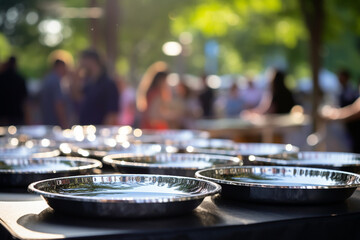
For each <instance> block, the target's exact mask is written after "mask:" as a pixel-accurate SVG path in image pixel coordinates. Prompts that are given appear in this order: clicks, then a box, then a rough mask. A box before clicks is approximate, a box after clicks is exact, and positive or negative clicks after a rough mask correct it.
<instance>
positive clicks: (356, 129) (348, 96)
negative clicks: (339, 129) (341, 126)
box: [338, 70, 360, 153]
mask: <svg viewBox="0 0 360 240" xmlns="http://www.w3.org/2000/svg"><path fill="white" fill-rule="evenodd" d="M338 76H339V82H340V84H341V86H342V91H341V94H340V97H339V104H340V107H346V106H349V105H351V104H353V103H354V102H355V101H356V100H357V99H358V97H359V92H358V91H357V90H356V89H355V88H354V87H353V86H352V85H351V83H350V78H351V75H350V73H349V72H348V71H347V70H341V71H340V72H339V74H338ZM345 128H346V131H347V133H348V136H349V137H350V140H351V149H352V152H355V153H360V134H359V133H360V120H359V119H354V120H350V121H347V122H345Z"/></svg>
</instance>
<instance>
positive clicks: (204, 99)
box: [199, 75, 215, 118]
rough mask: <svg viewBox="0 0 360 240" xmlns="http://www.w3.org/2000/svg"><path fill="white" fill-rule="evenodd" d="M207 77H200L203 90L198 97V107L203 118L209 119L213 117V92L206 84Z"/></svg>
mask: <svg viewBox="0 0 360 240" xmlns="http://www.w3.org/2000/svg"><path fill="white" fill-rule="evenodd" d="M206 78H207V76H206V75H204V76H202V80H203V83H204V90H203V91H202V92H201V93H200V95H199V102H200V106H201V108H202V110H203V117H205V118H211V117H212V116H213V105H214V97H215V95H214V91H213V90H212V89H211V88H210V87H209V86H208V84H207V83H206Z"/></svg>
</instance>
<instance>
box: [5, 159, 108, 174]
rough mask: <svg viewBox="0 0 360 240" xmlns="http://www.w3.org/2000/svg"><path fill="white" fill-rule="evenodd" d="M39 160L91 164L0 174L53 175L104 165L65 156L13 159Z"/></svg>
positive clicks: (6, 170)
mask: <svg viewBox="0 0 360 240" xmlns="http://www.w3.org/2000/svg"><path fill="white" fill-rule="evenodd" d="M19 159H20V160H36V161H37V160H38V161H48V160H49V161H54V160H60V161H62V160H70V161H78V162H87V163H89V164H88V165H84V166H79V167H70V168H68V169H60V170H51V169H50V170H29V171H18V170H13V169H0V174H24V175H27V174H52V173H69V172H75V171H82V170H90V169H95V168H101V167H102V163H101V162H100V161H99V160H96V159H91V158H83V157H65V156H60V157H46V158H42V157H29V158H27V157H24V158H16V159H13V160H14V161H15V160H19ZM6 160H9V161H11V160H12V159H11V158H10V159H9V158H4V157H1V156H0V161H6Z"/></svg>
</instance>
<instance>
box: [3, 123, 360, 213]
mask: <svg viewBox="0 0 360 240" xmlns="http://www.w3.org/2000/svg"><path fill="white" fill-rule="evenodd" d="M104 129H105V128H104ZM187 131H188V130H187ZM187 133H189V132H187ZM174 134H175V133H174V132H172V136H173V145H164V144H149V143H143V144H140V145H138V144H135V143H130V144H125V145H124V144H118V143H117V144H115V145H110V144H106V143H105V142H106V141H99V140H94V141H89V142H87V141H79V142H76V141H74V142H71V143H70V144H68V145H66V146H65V145H64V143H61V144H62V148H63V149H62V148H61V146H60V145H61V144H60V145H59V149H55V148H51V147H50V148H49V146H39V144H35V145H34V142H33V145H32V147H31V148H29V146H27V147H26V146H25V145H24V146H25V147H24V146H13V147H2V149H0V184H1V185H2V186H6V187H21V186H27V185H28V184H30V185H29V186H28V190H29V191H30V192H33V193H36V194H40V195H41V196H42V197H43V198H44V199H45V200H46V201H47V203H48V204H49V206H50V207H52V208H53V209H55V211H56V212H61V213H67V214H76V215H84V216H101V217H126V218H137V217H156V216H167V215H175V214H184V213H186V212H189V211H191V210H193V209H194V208H196V207H197V206H198V205H199V204H200V203H201V202H202V200H203V199H204V198H205V197H207V196H214V195H217V194H221V196H222V197H224V198H230V199H234V200H236V201H247V202H262V203H264V202H266V203H275V204H279V203H281V204H284V203H285V204H323V203H331V202H338V201H344V200H345V199H347V198H348V197H350V196H351V195H352V194H353V192H354V191H355V190H356V188H357V187H358V186H359V185H360V176H359V175H357V173H359V166H360V165H359V163H358V161H359V159H360V158H359V156H358V155H356V154H351V153H326V152H298V148H296V147H294V146H292V145H289V144H286V145H285V144H266V143H263V144H261V143H248V144H235V143H233V142H231V141H230V140H221V139H205V138H197V137H193V138H190V139H188V140H186V141H185V140H183V139H181V138H180V140H181V141H180V140H179V139H178V140H177V143H178V144H175V139H176V137H174ZM157 135H160V136H161V134H157ZM175 135H176V134H175ZM11 137H12V138H14V137H15V136H11ZM7 138H8V137H4V138H3V139H2V140H4V139H5V140H4V141H8V139H7ZM50 140H52V139H50ZM27 141H28V140H27ZM39 142H41V140H39ZM186 142H187V144H186ZM46 143H49V142H47V141H46ZM110 143H111V141H110ZM47 145H48V144H47ZM38 147H39V149H37V148H38ZM44 148H46V149H47V150H48V151H46V150H45V149H44ZM27 149H28V150H27ZM34 149H35V150H34ZM64 149H65V150H66V151H64ZM69 149H70V151H68V150H69ZM40 150H42V151H40ZM18 151H20V152H21V154H19V152H18ZM27 151H28V152H27ZM55 151H58V154H62V155H65V154H69V155H71V156H55V155H56V152H55ZM39 154H40V155H39ZM41 154H43V155H42V156H41ZM74 156H76V157H74ZM85 157H86V158H85ZM93 158H95V159H93ZM103 165H104V167H103V168H102V166H103ZM272 165H273V166H272ZM110 166H111V167H110ZM101 168H102V169H103V170H102V171H101V170H100V169H101ZM110 168H113V169H115V170H116V171H118V172H120V173H121V174H105V173H106V172H110V171H113V170H110ZM343 170H347V171H343ZM349 171H350V172H349Z"/></svg>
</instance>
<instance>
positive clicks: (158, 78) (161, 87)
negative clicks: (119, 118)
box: [141, 72, 171, 129]
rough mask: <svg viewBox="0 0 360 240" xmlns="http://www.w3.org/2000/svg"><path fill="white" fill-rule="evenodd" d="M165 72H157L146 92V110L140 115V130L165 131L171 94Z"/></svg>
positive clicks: (167, 125) (167, 126)
mask: <svg viewBox="0 0 360 240" xmlns="http://www.w3.org/2000/svg"><path fill="white" fill-rule="evenodd" d="M167 76H168V73H167V72H157V73H156V74H155V76H154V77H153V79H152V81H151V85H150V87H149V89H148V91H147V92H146V109H145V111H144V112H143V114H142V118H141V128H145V129H167V128H169V124H168V122H167V120H168V119H167V118H168V116H167V115H168V113H167V112H168V103H169V102H170V101H171V92H170V89H169V86H167V82H166V78H167Z"/></svg>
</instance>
